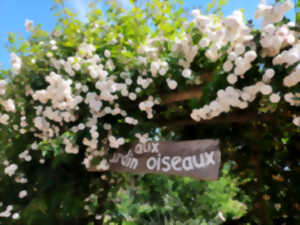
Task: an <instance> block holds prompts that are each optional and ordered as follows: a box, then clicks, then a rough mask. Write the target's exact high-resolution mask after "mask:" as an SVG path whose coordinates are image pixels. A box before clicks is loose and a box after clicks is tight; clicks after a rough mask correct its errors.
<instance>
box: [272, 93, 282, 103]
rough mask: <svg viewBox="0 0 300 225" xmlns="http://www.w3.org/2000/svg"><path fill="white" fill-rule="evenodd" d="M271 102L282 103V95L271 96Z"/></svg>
mask: <svg viewBox="0 0 300 225" xmlns="http://www.w3.org/2000/svg"><path fill="white" fill-rule="evenodd" d="M270 101H271V102H272V103H278V102H279V101H280V95H278V94H272V95H270Z"/></svg>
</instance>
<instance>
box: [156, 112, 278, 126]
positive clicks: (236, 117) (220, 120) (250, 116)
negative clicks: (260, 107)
mask: <svg viewBox="0 0 300 225" xmlns="http://www.w3.org/2000/svg"><path fill="white" fill-rule="evenodd" d="M272 118H274V116H272V115H271V114H257V113H256V112H235V113H230V114H224V115H222V116H219V117H216V118H213V119H209V120H201V121H199V122H198V121H195V120H192V119H183V120H169V121H157V123H158V125H159V126H165V127H180V126H186V125H197V124H204V125H206V124H224V123H250V122H252V121H256V120H258V119H260V120H264V121H268V120H270V119H272Z"/></svg>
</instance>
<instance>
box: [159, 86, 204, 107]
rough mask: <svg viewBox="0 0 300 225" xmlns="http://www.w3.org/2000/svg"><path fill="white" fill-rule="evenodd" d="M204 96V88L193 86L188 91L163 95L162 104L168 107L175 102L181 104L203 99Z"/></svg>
mask: <svg viewBox="0 0 300 225" xmlns="http://www.w3.org/2000/svg"><path fill="white" fill-rule="evenodd" d="M202 95H203V90H202V86H193V87H190V88H189V89H188V90H184V91H177V92H174V93H168V94H163V95H162V96H161V99H162V104H163V105H167V104H171V103H174V102H181V101H185V100H188V99H191V98H201V97H202Z"/></svg>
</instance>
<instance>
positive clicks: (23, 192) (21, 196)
mask: <svg viewBox="0 0 300 225" xmlns="http://www.w3.org/2000/svg"><path fill="white" fill-rule="evenodd" d="M26 196H27V191H25V190H23V191H20V192H19V198H25V197H26Z"/></svg>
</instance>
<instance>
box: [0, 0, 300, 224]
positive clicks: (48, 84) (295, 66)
mask: <svg viewBox="0 0 300 225" xmlns="http://www.w3.org/2000/svg"><path fill="white" fill-rule="evenodd" d="M166 4H167V3H166ZM168 4H169V3H168ZM168 4H167V5H168ZM151 7H152V9H153V10H154V9H155V5H154V4H152V5H151V4H150V7H149V8H150V9H151ZM166 7H167V6H166ZM292 8H293V4H292V2H291V1H290V0H287V1H284V2H282V3H278V4H276V5H267V4H266V3H265V1H262V3H260V4H259V5H258V7H257V12H256V17H257V18H262V24H261V28H260V29H258V30H257V29H254V28H253V27H251V25H250V24H247V23H245V20H244V17H243V13H242V12H241V11H234V12H233V13H232V15H230V16H227V17H223V16H220V15H214V14H210V15H206V14H203V13H202V12H201V11H200V10H198V9H195V10H193V11H192V16H193V19H191V20H185V19H184V18H183V17H180V15H181V11H178V12H176V13H174V14H170V15H167V16H165V17H162V18H156V17H155V16H152V17H151V13H149V12H148V11H147V8H146V9H140V8H137V7H133V8H132V10H131V12H128V13H125V12H122V10H121V9H120V8H118V7H115V8H113V7H112V9H113V10H111V11H108V13H107V20H105V19H103V17H102V16H101V13H100V11H99V10H98V9H97V8H92V9H91V13H90V14H89V15H88V19H89V22H88V23H82V22H81V21H79V20H77V19H76V17H75V15H74V14H73V13H72V12H71V11H69V10H67V11H66V16H68V19H64V18H63V17H61V18H60V21H59V23H58V25H57V27H56V28H55V29H54V31H53V32H52V33H51V34H48V33H47V32H45V31H43V30H42V29H41V28H40V26H35V25H34V23H33V21H31V20H26V22H25V27H26V31H28V32H30V35H31V36H30V38H28V40H26V41H24V42H22V43H20V42H17V40H16V38H15V37H14V36H13V35H11V37H10V41H11V50H12V53H11V70H9V71H2V79H1V80H0V95H1V97H0V98H1V107H0V123H1V146H3V147H2V149H1V155H2V159H1V161H2V163H3V166H2V168H3V172H4V174H6V175H7V176H8V179H10V180H11V182H15V183H16V187H17V188H16V190H14V191H16V193H17V197H18V198H19V199H26V198H29V197H30V196H33V195H34V193H35V188H34V185H37V184H33V183H31V182H32V181H33V180H32V179H31V181H29V180H28V177H27V176H28V173H29V171H28V170H24V168H25V167H26V166H27V164H32V165H35V166H38V165H39V166H43V165H44V164H45V163H47V161H49V160H50V159H52V158H51V157H57V156H59V155H61V154H65V153H67V154H77V155H79V156H80V161H81V164H82V165H80V164H78V165H74V166H78V167H81V166H84V167H85V168H86V169H89V168H91V167H96V169H97V170H101V171H106V170H109V161H108V157H109V155H110V154H111V153H113V152H114V150H115V149H118V148H120V147H123V146H127V145H129V144H130V143H133V142H135V141H139V142H143V143H145V142H147V141H148V140H152V139H155V138H159V136H160V134H159V133H160V132H159V130H158V129H157V125H156V122H157V121H158V120H159V118H161V116H162V115H163V113H161V110H162V108H163V107H164V106H165V104H164V102H163V98H162V94H164V93H173V92H176V91H183V92H184V91H185V90H189V88H190V87H194V86H199V85H206V84H208V85H209V82H210V81H206V79H204V77H203V76H202V74H204V73H206V72H209V73H210V74H211V77H210V80H211V81H215V83H218V85H215V86H214V85H212V86H210V89H209V92H210V93H209V97H207V99H209V101H207V102H205V103H204V104H202V103H201V102H196V104H192V105H191V106H190V107H189V108H186V110H188V117H191V118H192V119H193V120H194V121H196V122H201V121H203V120H210V119H213V118H215V117H218V116H220V115H223V114H225V113H230V112H232V111H233V110H234V108H238V109H242V110H245V109H246V108H249V107H251V106H252V104H254V103H255V102H256V101H257V99H258V98H259V99H263V101H264V104H267V105H269V106H270V107H269V108H271V109H268V110H267V112H272V110H274V109H276V108H284V109H285V108H288V109H289V113H287V115H286V116H287V117H288V118H289V121H290V123H291V124H293V126H295V127H300V116H299V114H297V110H296V107H297V106H299V104H300V86H299V81H300V64H299V61H300V42H299V33H298V32H297V31H295V29H293V28H294V27H295V23H294V22H290V21H287V19H285V18H284V14H285V13H286V12H288V11H289V10H291V9H292ZM161 9H164V7H163V6H162V7H161ZM117 15H119V16H117ZM172 16H173V17H172ZM149 18H150V19H151V22H152V23H153V24H154V26H149V24H148V20H149ZM175 18H176V19H175ZM172 19H174V22H172ZM137 28H138V29H137ZM219 84H220V85H219ZM204 94H205V93H204ZM160 107H162V108H160ZM164 110H165V111H166V112H168V109H164ZM257 111H258V112H259V113H260V108H259V107H257ZM172 113H173V114H172ZM175 113H176V111H175ZM170 114H172V115H174V112H170ZM163 119H165V118H164V117H163ZM20 140H21V143H22V144H21V145H20V143H19V142H20ZM17 142H18V143H19V147H17V148H15V144H16V143H17ZM103 179H104V180H105V179H106V178H105V177H103ZM30 184H33V186H30ZM87 199H89V198H87ZM13 203H14V200H13V199H11V202H3V203H1V206H3V207H4V211H3V212H1V213H0V217H5V218H12V219H15V220H17V219H19V218H20V214H21V213H22V212H21V211H20V209H21V207H19V206H16V208H15V206H14V205H13ZM17 205H18V204H17ZM86 210H89V209H88V207H86ZM98 217H99V216H98Z"/></svg>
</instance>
